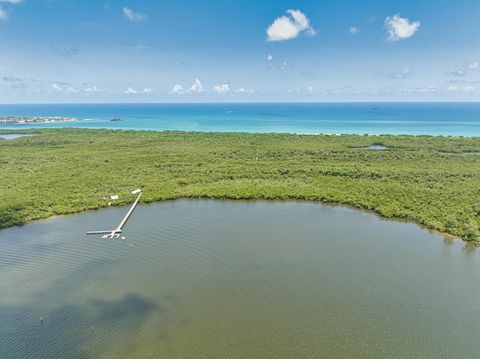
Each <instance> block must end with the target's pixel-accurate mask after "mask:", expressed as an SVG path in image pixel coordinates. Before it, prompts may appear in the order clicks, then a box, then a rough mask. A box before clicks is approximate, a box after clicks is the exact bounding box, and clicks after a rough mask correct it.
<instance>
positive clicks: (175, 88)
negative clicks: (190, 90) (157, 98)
mask: <svg viewBox="0 0 480 359" xmlns="http://www.w3.org/2000/svg"><path fill="white" fill-rule="evenodd" d="M170 93H171V94H175V95H182V94H183V93H185V91H184V90H183V87H182V86H181V85H180V84H176V85H175V86H173V87H172V89H171V90H170Z"/></svg>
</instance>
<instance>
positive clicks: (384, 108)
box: [0, 103, 480, 136]
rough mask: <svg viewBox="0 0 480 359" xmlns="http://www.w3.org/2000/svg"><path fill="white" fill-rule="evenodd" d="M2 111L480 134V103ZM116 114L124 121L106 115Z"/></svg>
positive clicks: (217, 125) (2, 111) (100, 124)
mask: <svg viewBox="0 0 480 359" xmlns="http://www.w3.org/2000/svg"><path fill="white" fill-rule="evenodd" d="M2 116H60V117H76V118H81V119H84V120H83V121H78V122H64V123H48V124H18V125H1V124H0V129H5V128H8V129H19V128H32V127H33V128H42V127H89V128H115V129H134V130H140V129H142V130H179V131H213V132H285V133H360V134H364V133H369V134H384V133H388V134H415V135H418V134H427V135H463V136H480V103H280V104H266V103H263V104H83V105H79V104H76V105H74V104H71V105H0V117H2ZM119 117H120V118H122V119H123V121H120V122H112V121H110V120H111V119H114V118H119Z"/></svg>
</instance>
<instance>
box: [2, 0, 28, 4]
mask: <svg viewBox="0 0 480 359" xmlns="http://www.w3.org/2000/svg"><path fill="white" fill-rule="evenodd" d="M22 1H23V0H0V2H8V3H9V4H13V5H16V4H20V3H21V2H22Z"/></svg>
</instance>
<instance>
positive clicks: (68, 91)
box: [65, 86, 78, 94]
mask: <svg viewBox="0 0 480 359" xmlns="http://www.w3.org/2000/svg"><path fill="white" fill-rule="evenodd" d="M65 93H72V94H75V93H78V91H77V89H76V88H75V87H73V86H70V87H67V88H66V89H65Z"/></svg>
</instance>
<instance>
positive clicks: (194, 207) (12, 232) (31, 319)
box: [0, 201, 480, 358]
mask: <svg viewBox="0 0 480 359" xmlns="http://www.w3.org/2000/svg"><path fill="white" fill-rule="evenodd" d="M124 212H125V208H107V209H104V210H100V211H92V212H84V213H80V214H78V215H73V216H64V217H56V218H53V219H49V220H46V221H39V222H35V223H31V224H28V225H25V226H22V227H18V228H9V229H6V230H2V231H0V253H1V255H0V292H1V293H2V296H1V297H0V338H1V339H0V357H2V358H9V357H12V358H13V357H32V358H36V357H51V358H63V357H85V358H95V357H115V358H122V357H125V358H130V357H147V356H149V355H150V356H154V357H159V356H164V357H168V358H175V357H179V358H201V357H205V358H212V357H238V358H245V357H249V358H254V357H258V358H265V357H296V356H301V357H309V356H311V357H317V356H319V355H325V356H326V357H332V356H333V357H357V358H362V357H363V358H370V357H379V356H381V357H385V356H387V357H388V356H391V357H437V358H442V357H444V358H448V357H474V356H475V355H476V353H478V351H479V350H480V344H479V342H478V340H476V337H475V334H472V333H478V331H479V329H480V324H478V323H479V321H478V320H476V318H475V315H474V314H473V315H472V313H476V312H478V303H480V287H479V285H478V281H477V280H476V278H475V276H472V273H477V272H478V271H479V270H480V259H479V258H478V254H477V253H476V252H467V251H463V250H462V243H461V242H459V241H456V242H453V244H452V242H445V243H446V244H444V241H443V240H442V238H441V237H439V236H437V235H434V234H431V233H428V232H427V231H425V230H422V229H420V228H419V227H417V226H416V225H413V224H408V223H399V222H392V221H385V220H381V219H379V218H378V217H377V216H375V215H372V214H369V213H366V212H361V211H355V210H351V209H347V208H341V207H327V206H322V205H319V204H313V203H301V202H228V201H225V202H220V201H217V202H215V201H174V202H165V203H160V204H150V205H142V206H140V207H139V208H138V209H137V210H136V211H135V213H134V215H133V216H132V218H131V220H130V221H129V223H128V225H127V226H126V228H125V233H124V234H125V235H126V237H127V239H126V240H125V241H122V240H113V241H105V240H102V239H98V238H94V237H87V236H85V235H84V232H85V231H86V230H90V229H96V228H104V227H105V226H110V225H115V224H116V223H117V222H118V219H119V218H121V217H122V215H123V214H124ZM425 283H428V285H425ZM40 317H43V325H41V324H40V320H39V318H40ZM92 326H93V330H92Z"/></svg>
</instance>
